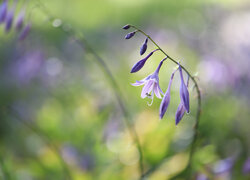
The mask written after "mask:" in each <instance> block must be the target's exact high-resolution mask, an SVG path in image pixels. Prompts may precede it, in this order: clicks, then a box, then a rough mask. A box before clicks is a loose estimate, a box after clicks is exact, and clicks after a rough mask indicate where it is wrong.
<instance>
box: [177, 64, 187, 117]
mask: <svg viewBox="0 0 250 180" xmlns="http://www.w3.org/2000/svg"><path fill="white" fill-rule="evenodd" d="M179 71H180V77H181V86H180V98H181V103H182V104H183V105H184V107H185V109H186V111H187V113H189V93H188V89H187V86H186V84H185V83H184V80H183V74H182V68H181V66H180V65H179Z"/></svg>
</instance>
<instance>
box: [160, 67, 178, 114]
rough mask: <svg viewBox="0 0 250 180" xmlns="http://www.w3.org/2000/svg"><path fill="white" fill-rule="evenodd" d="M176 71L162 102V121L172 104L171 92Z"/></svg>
mask: <svg viewBox="0 0 250 180" xmlns="http://www.w3.org/2000/svg"><path fill="white" fill-rule="evenodd" d="M175 72H176V70H175V71H174V72H173V73H172V75H171V78H170V81H169V84H168V89H167V91H166V93H165V95H164V97H163V99H162V101H161V105H160V113H159V114H160V118H161V119H162V118H163V116H164V114H165V113H166V111H167V108H168V105H169V103H170V90H171V85H172V81H173V79H174V74H175Z"/></svg>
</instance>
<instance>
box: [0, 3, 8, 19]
mask: <svg viewBox="0 0 250 180" xmlns="http://www.w3.org/2000/svg"><path fill="white" fill-rule="evenodd" d="M7 9H8V1H7V0H5V1H4V2H3V3H2V5H1V7H0V23H2V22H4V20H5V17H6V14H7Z"/></svg>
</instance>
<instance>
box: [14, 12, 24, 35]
mask: <svg viewBox="0 0 250 180" xmlns="http://www.w3.org/2000/svg"><path fill="white" fill-rule="evenodd" d="M24 16H25V11H24V10H22V11H21V12H20V13H19V15H18V16H17V20H16V30H17V31H20V30H21V29H22V27H23V21H24Z"/></svg>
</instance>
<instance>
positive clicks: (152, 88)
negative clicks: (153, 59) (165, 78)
mask: <svg viewBox="0 0 250 180" xmlns="http://www.w3.org/2000/svg"><path fill="white" fill-rule="evenodd" d="M162 63H163V60H162V61H161V62H160V64H159V66H158V67H157V69H156V70H155V72H154V73H153V74H150V75H149V76H148V77H146V78H145V79H143V80H141V81H136V83H133V84H132V85H133V86H141V85H144V87H143V88H142V92H141V98H143V99H144V98H145V97H149V98H151V99H152V101H151V103H150V104H149V105H152V103H153V99H154V94H155V95H156V97H158V98H159V99H161V93H162V94H163V92H162V90H161V88H160V86H159V77H158V74H159V70H160V68H161V66H162ZM151 92H152V94H150V93H151Z"/></svg>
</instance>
